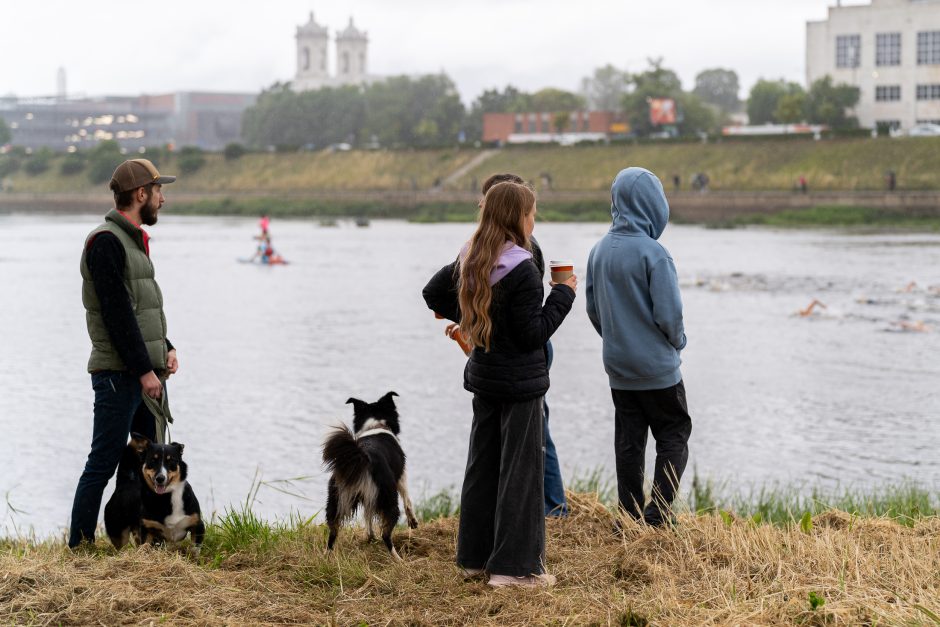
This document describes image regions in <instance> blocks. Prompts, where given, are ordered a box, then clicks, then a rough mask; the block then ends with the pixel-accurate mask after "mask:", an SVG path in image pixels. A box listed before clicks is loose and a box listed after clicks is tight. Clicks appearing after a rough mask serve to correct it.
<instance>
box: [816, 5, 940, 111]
mask: <svg viewBox="0 0 940 627" xmlns="http://www.w3.org/2000/svg"><path fill="white" fill-rule="evenodd" d="M826 75H829V76H831V77H832V79H833V82H835V83H836V84H838V83H846V84H849V85H854V86H856V87H858V88H859V90H860V91H861V96H860V98H859V102H858V106H856V108H855V114H856V115H857V116H858V120H859V123H860V124H861V126H863V127H866V128H874V127H875V126H876V125H885V126H890V127H893V128H902V129H907V128H910V127H912V126H914V125H915V124H918V123H921V122H934V123H940V0H872V2H871V4H867V5H853V6H841V1H840V2H839V4H838V5H837V6H834V7H830V8H829V18H828V19H826V20H823V21H819V22H807V24H806V81H807V86H809V85H812V83H813V82H814V81H816V80H817V79H819V78H823V77H825V76H826Z"/></svg>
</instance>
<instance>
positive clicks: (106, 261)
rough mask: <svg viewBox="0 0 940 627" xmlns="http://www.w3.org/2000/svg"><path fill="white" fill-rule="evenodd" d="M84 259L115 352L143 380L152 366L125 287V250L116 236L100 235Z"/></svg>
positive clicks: (168, 345) (90, 246)
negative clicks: (142, 377) (143, 376)
mask: <svg viewBox="0 0 940 627" xmlns="http://www.w3.org/2000/svg"><path fill="white" fill-rule="evenodd" d="M85 260H86V262H87V264H88V270H89V272H91V279H92V282H93V283H94V286H95V294H97V295H98V302H99V303H100V304H101V318H102V319H103V320H104V326H105V328H106V329H107V330H108V335H109V336H110V337H111V343H112V344H113V345H114V349H115V350H116V351H117V353H118V355H120V357H121V359H122V360H123V361H124V364H125V365H126V366H127V369H128V371H129V372H130V373H131V374H133V375H135V376H137V377H140V376H142V375H144V374H146V373H148V372H150V371H151V370H153V364H152V363H150V356H149V355H148V354H147V346H146V345H145V344H144V337H143V335H142V334H141V333H140V327H139V326H138V325H137V318H136V317H135V316H134V309H133V307H132V306H131V299H130V295H129V294H128V293H127V287H126V286H125V285H124V264H125V263H126V261H127V255H126V253H125V252H124V247H123V246H121V242H120V241H118V238H117V236H116V235H114V234H113V233H101V234H99V235H97V236H96V237H95V238H94V239H93V240H92V242H91V244H90V245H89V247H88V254H87V255H86V257H85ZM166 348H167V350H168V351H169V350H173V345H172V344H171V343H170V340H167V341H166Z"/></svg>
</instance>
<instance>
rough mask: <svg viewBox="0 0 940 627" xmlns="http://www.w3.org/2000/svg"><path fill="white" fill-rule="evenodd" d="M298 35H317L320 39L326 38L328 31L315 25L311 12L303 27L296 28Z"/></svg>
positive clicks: (324, 27)
mask: <svg viewBox="0 0 940 627" xmlns="http://www.w3.org/2000/svg"><path fill="white" fill-rule="evenodd" d="M297 34H298V35H318V36H320V37H326V36H327V35H328V34H329V30H328V29H327V28H326V26H321V25H320V24H317V21H316V20H315V19H313V11H311V12H310V19H309V20H308V21H307V23H306V24H304V25H303V26H298V27H297Z"/></svg>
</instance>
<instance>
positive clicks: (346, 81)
mask: <svg viewBox="0 0 940 627" xmlns="http://www.w3.org/2000/svg"><path fill="white" fill-rule="evenodd" d="M295 37H296V39H297V72H296V74H295V75H294V80H293V82H292V83H291V85H292V87H293V88H294V90H296V91H307V90H310V89H320V88H321V87H339V86H342V85H360V84H362V83H370V82H373V81H375V80H376V78H377V77H375V76H370V75H369V71H368V70H369V65H368V63H369V36H368V34H367V33H366V32H365V31H360V30H359V29H357V28H356V27H355V25H354V24H353V19H352V18H349V25H348V26H346V28H345V29H343V30H342V31H339V32H337V33H336V66H335V67H336V69H335V73H331V72H330V69H329V68H330V60H329V55H328V53H327V51H328V49H329V42H330V34H329V29H327V27H326V26H321V25H320V24H318V23H317V22H316V20H315V19H314V18H313V12H311V13H310V19H309V21H308V22H307V23H306V24H304V25H303V26H298V27H297V34H296V35H295Z"/></svg>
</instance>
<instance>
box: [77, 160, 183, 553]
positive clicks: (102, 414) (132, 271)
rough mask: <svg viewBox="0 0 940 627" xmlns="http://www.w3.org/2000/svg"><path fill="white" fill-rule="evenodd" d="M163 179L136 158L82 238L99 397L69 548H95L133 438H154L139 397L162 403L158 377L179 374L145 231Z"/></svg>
mask: <svg viewBox="0 0 940 627" xmlns="http://www.w3.org/2000/svg"><path fill="white" fill-rule="evenodd" d="M175 180H176V177H175V176H161V175H160V173H159V172H158V171H157V169H156V167H154V165H153V164H152V163H151V162H150V161H148V160H147V159H132V160H129V161H125V162H124V163H122V164H121V165H119V166H118V167H117V169H116V170H115V171H114V174H113V175H112V177H111V183H110V188H111V191H112V192H113V193H114V205H115V207H114V209H112V210H111V211H109V212H108V213H107V215H106V216H105V219H104V223H103V224H101V225H99V226H98V227H97V228H95V229H94V230H93V231H92V232H91V233H90V234H89V235H88V237H87V238H86V239H85V246H84V249H83V250H82V258H81V273H82V304H84V306H85V321H86V323H87V326H88V335H89V337H90V338H91V345H92V348H91V357H90V358H89V360H88V372H89V373H91V386H92V389H93V390H94V392H95V407H94V425H93V428H92V438H91V452H90V453H89V454H88V460H87V461H86V462H85V470H84V471H83V472H82V476H81V478H80V479H79V480H78V487H77V488H76V490H75V500H74V502H73V505H72V524H71V533H70V535H69V547H71V548H75V547H77V546H78V545H79V544H81V543H82V542H94V540H95V527H96V526H97V523H98V512H99V510H100V508H101V497H102V493H103V492H104V489H105V486H106V485H107V483H108V480H109V479H110V478H111V476H112V475H113V474H114V471H115V470H116V469H117V466H118V462H119V461H120V459H121V455H122V453H123V451H124V447H125V445H126V444H127V438H128V435H129V434H130V433H131V432H132V431H134V432H137V433H140V434H142V435H145V436H147V437H148V438H150V439H151V440H153V439H155V437H156V425H155V422H154V417H153V415H152V414H151V413H150V412H149V411H148V410H147V408H146V406H145V405H144V404H143V402H142V397H141V394H142V393H143V394H146V395H147V396H148V397H150V398H153V399H160V398H161V396H162V395H163V394H164V383H163V382H162V381H161V377H168V376H169V375H171V374H173V373H175V372H176V371H177V368H178V367H179V363H178V361H177V358H176V349H175V348H173V345H172V344H171V343H170V341H169V340H168V339H167V337H166V317H165V316H164V314H163V295H162V293H161V292H160V287H159V286H158V285H157V282H156V280H155V278H154V268H153V263H152V262H151V260H150V237H149V235H148V234H147V232H146V231H145V230H143V229H142V228H141V225H147V226H152V225H154V224H156V223H157V215H158V214H159V212H160V207H162V206H163V202H164V197H163V189H162V188H163V185H165V184H167V183H172V182H173V181H175Z"/></svg>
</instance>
